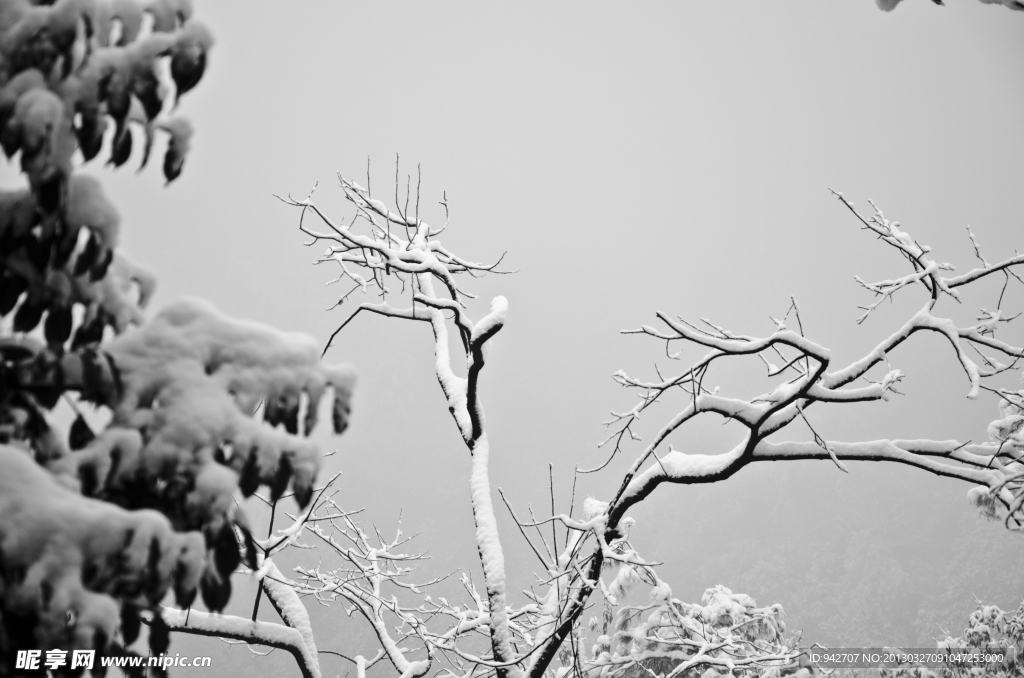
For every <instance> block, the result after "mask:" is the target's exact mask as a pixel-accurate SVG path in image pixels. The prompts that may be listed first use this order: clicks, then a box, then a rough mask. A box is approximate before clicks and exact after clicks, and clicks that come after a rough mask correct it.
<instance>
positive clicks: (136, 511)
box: [0, 0, 353, 675]
mask: <svg viewBox="0 0 1024 678" xmlns="http://www.w3.org/2000/svg"><path fill="white" fill-rule="evenodd" d="M192 15H193V8H192V3H191V2H190V1H189V0H145V1H139V2H136V1H135V0H58V1H57V2H52V3H50V2H39V3H34V2H29V1H28V0H0V145H2V147H3V150H4V152H5V154H6V155H7V157H8V158H14V156H15V155H18V161H19V164H20V168H21V171H22V173H23V175H24V178H25V180H26V181H25V187H24V188H22V189H19V190H13V191H3V192H0V318H2V320H0V675H8V674H10V673H11V672H12V671H14V670H15V669H14V667H15V662H14V659H13V656H14V655H13V653H14V651H15V650H25V649H32V648H36V649H41V650H59V649H63V650H74V649H94V650H97V651H99V653H100V654H101V655H102V654H104V653H108V652H118V653H123V652H127V651H128V650H125V648H128V647H129V646H131V645H132V644H133V643H134V642H135V641H136V639H137V638H138V637H139V632H140V625H141V623H142V622H146V623H148V624H149V625H150V632H149V634H148V639H149V646H150V649H151V651H152V652H153V653H159V652H163V651H165V650H166V649H167V643H168V633H167V632H168V629H169V627H171V626H175V627H181V626H183V625H185V624H183V623H182V622H181V621H179V620H178V617H177V616H176V614H177V613H178V612H181V616H182V617H183V618H184V619H185V620H186V624H187V623H191V620H189V619H188V616H189V614H188V613H187V612H184V611H178V610H164V608H161V603H162V602H163V601H164V600H165V598H166V596H167V594H168V592H170V591H172V590H173V592H174V599H175V601H176V603H177V605H179V606H181V607H182V608H189V607H190V606H191V605H192V603H193V600H194V599H195V598H196V595H197V593H201V596H202V599H203V601H204V602H205V605H206V607H207V608H208V609H210V610H212V611H215V612H216V611H219V610H221V609H222V608H223V607H224V605H225V604H226V602H227V600H228V597H229V595H230V592H231V580H230V576H231V574H232V572H233V571H234V570H235V568H236V567H237V566H238V564H239V563H240V561H241V560H242V558H243V552H244V555H245V556H246V557H247V559H248V560H249V561H250V562H251V564H252V565H253V566H255V565H256V561H257V551H258V548H259V547H258V546H257V544H256V543H255V542H254V541H253V539H252V537H251V534H250V531H249V527H248V523H247V521H246V518H245V515H244V513H243V512H242V511H241V509H239V508H238V507H236V505H235V504H236V502H235V501H234V494H235V493H236V491H237V492H238V493H240V494H241V495H244V496H249V495H252V494H253V493H254V492H256V490H257V489H258V488H259V487H260V486H268V487H269V496H270V498H271V499H272V500H274V501H276V500H277V499H278V498H279V497H281V496H282V495H284V494H285V493H286V492H287V491H288V489H289V486H290V488H291V494H292V495H293V496H294V498H295V500H296V501H297V503H298V504H299V505H300V507H304V506H306V505H307V504H309V502H310V500H311V497H312V493H313V484H314V481H315V478H316V473H317V470H318V468H319V464H320V454H319V452H318V451H317V449H316V447H315V446H314V445H312V444H311V443H310V442H309V440H308V439H307V438H306V437H305V436H306V435H308V434H309V432H310V431H311V430H312V429H313V427H314V425H315V424H316V419H317V415H318V410H319V407H318V405H319V404H320V401H321V399H322V398H323V396H324V395H325V393H326V392H327V391H328V390H329V389H332V388H333V393H334V406H333V420H334V421H333V423H334V428H335V430H336V431H338V432H341V431H342V430H343V429H344V428H345V426H346V423H347V417H348V411H349V396H350V392H351V387H352V384H353V377H352V372H351V370H350V369H349V368H347V367H328V366H324V365H322V364H321V363H320V355H319V351H318V349H317V346H316V344H315V343H314V342H313V339H312V338H310V337H306V336H301V335H295V334H291V333H284V332H279V331H277V330H275V329H273V328H270V327H266V326H263V325H260V324H257V323H251V322H243V321H238V320H234V319H231V318H229V317H227V316H225V315H223V314H221V313H220V312H219V311H217V310H216V309H214V308H212V307H211V306H210V305H209V304H207V303H206V302H203V301H199V300H185V301H180V302H177V303H174V304H172V305H169V306H167V307H166V308H164V309H163V310H162V311H160V312H159V313H158V314H157V315H156V316H155V317H154V318H152V319H151V320H148V321H147V320H146V317H145V313H144V309H145V307H146V305H147V302H148V301H149V299H150V298H151V296H152V293H153V288H154V285H155V278H154V276H153V274H152V273H151V272H150V271H149V270H147V269H146V268H145V267H142V266H140V265H138V264H136V263H134V262H133V261H132V260H131V258H130V257H129V256H128V255H127V254H126V253H125V252H124V251H123V250H122V249H121V248H120V247H119V232H120V217H119V215H118V212H117V210H116V209H115V208H114V206H113V205H112V204H111V203H110V201H109V200H108V199H107V198H106V197H105V195H104V193H103V190H102V186H101V183H100V182H99V181H98V180H97V179H96V178H95V177H94V176H90V175H87V174H83V173H82V172H81V171H80V167H81V165H83V164H84V163H86V162H88V161H90V160H93V159H94V158H96V157H97V156H98V155H99V154H100V152H101V151H102V150H103V146H104V138H105V136H104V135H105V133H106V132H107V131H108V128H109V127H112V134H111V135H110V141H109V161H108V162H109V164H112V165H114V166H115V167H117V166H120V165H122V164H124V163H125V162H126V161H127V160H128V159H129V157H130V155H131V151H132V146H133V140H134V139H136V138H138V140H140V141H141V142H142V143H143V152H142V154H141V155H142V161H141V164H142V165H143V166H145V165H146V163H147V160H148V158H149V156H150V154H151V150H152V147H153V143H154V139H155V138H156V137H157V136H160V135H165V136H166V137H167V141H166V152H165V154H164V158H163V173H164V176H165V177H166V179H167V181H168V182H171V181H173V180H174V179H175V178H177V177H178V176H179V175H180V174H181V172H182V168H183V165H184V162H185V157H186V154H187V152H188V148H189V143H190V136H191V133H192V127H191V125H190V123H189V122H188V121H187V120H186V119H185V118H183V117H180V116H178V115H177V113H176V110H177V104H178V101H179V99H180V97H181V96H182V95H184V94H185V93H187V92H188V91H189V90H190V89H192V88H193V87H195V86H196V85H197V84H198V82H199V80H200V79H201V77H202V75H203V73H204V70H205V68H206V63H207V55H208V52H209V50H210V48H211V46H212V44H213V40H212V38H211V35H210V32H209V31H208V30H207V29H206V27H205V26H203V24H202V23H200V22H199V21H197V20H196V19H194V18H193V16H192ZM61 403H64V406H63V407H65V409H69V410H70V411H71V412H72V416H73V423H72V424H71V426H70V430H69V431H68V434H67V435H65V433H64V432H62V431H61V430H59V429H60V427H59V425H58V424H57V421H58V419H59V418H60V416H61V415H60V414H59V413H56V412H55V409H56V408H58V406H59V405H60V404H61ZM261 404H262V411H263V414H262V418H263V420H264V421H263V422H260V421H258V420H257V419H255V418H254V417H253V415H254V413H255V411H256V410H257V409H258V407H259V406H260V405H261ZM277 599H282V600H286V599H287V596H286V595H285V596H284V597H281V596H278V598H277ZM275 600H276V599H275ZM162 612H163V614H162ZM191 614H192V615H193V619H197V620H198V619H200V618H203V617H204V616H208V615H205V614H204V613H202V612H200V611H192V612H191ZM218 621H221V620H218ZM221 623H223V624H225V625H227V626H230V630H237V624H235V625H234V626H231V625H230V624H228V622H227V621H222V622H221ZM283 628H284V630H285V632H284V633H282V632H280V631H278V630H277V629H271V630H272V631H274V632H275V633H277V635H278V636H282V635H284V636H287V632H290V631H293V629H291V628H285V627H283ZM221 635H227V632H225V633H223V634H221ZM65 669H66V670H69V668H68V667H65Z"/></svg>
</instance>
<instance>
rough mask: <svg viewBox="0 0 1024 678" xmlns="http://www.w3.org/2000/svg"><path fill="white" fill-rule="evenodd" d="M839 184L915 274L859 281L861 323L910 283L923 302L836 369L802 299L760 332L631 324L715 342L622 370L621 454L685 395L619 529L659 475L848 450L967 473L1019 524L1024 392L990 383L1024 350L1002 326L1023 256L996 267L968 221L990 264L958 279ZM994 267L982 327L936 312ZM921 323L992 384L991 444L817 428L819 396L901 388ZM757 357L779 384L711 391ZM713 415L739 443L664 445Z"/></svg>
mask: <svg viewBox="0 0 1024 678" xmlns="http://www.w3.org/2000/svg"><path fill="white" fill-rule="evenodd" d="M833 193H834V194H835V195H836V197H837V198H838V199H839V200H840V202H841V203H842V204H843V205H844V206H845V207H846V208H847V209H848V210H849V211H850V212H851V213H852V214H853V215H854V216H855V218H856V219H857V220H858V221H859V222H860V224H861V226H862V228H863V229H864V230H867V231H869V232H870V233H871V234H873V235H875V236H876V237H877V239H878V241H879V242H881V243H882V244H884V245H886V246H887V247H889V248H891V249H893V250H895V251H896V252H897V253H898V254H899V255H900V257H901V258H902V259H903V260H904V261H905V262H906V263H907V264H908V266H909V268H910V269H911V270H910V273H908V274H906V275H903V276H900V277H894V278H891V279H888V280H883V281H880V282H872V283H869V282H865V281H863V280H861V279H860V278H857V282H858V283H859V284H860V285H861V286H862V287H864V288H865V289H866V290H867V291H869V292H870V293H872V294H873V295H874V296H875V300H874V302H873V303H872V304H869V305H867V306H862V307H861V308H862V309H863V311H864V313H863V314H862V315H861V316H860V318H859V319H858V320H857V322H858V323H860V322H863V321H864V320H866V319H867V318H868V317H869V316H870V314H871V313H872V311H874V309H875V308H876V307H877V306H878V304H879V303H880V302H881V301H883V300H885V299H888V298H890V297H891V296H892V295H894V294H896V293H897V292H901V291H905V290H911V289H914V288H917V289H923V290H924V292H925V296H926V298H927V300H926V302H925V304H924V306H923V307H922V308H921V309H920V310H919V311H918V312H917V313H915V314H914V315H913V316H911V318H910V319H909V320H907V321H906V322H905V323H904V324H903V326H902V327H900V328H899V329H897V330H896V331H895V332H893V333H892V334H890V335H889V336H888V337H887V338H885V339H884V340H882V341H881V342H880V343H878V344H877V345H876V346H875V347H874V348H873V349H872V350H870V351H869V352H867V353H866V354H865V355H864V356H863V357H861V358H860V359H858V360H855V361H853V362H852V363H850V364H848V365H845V366H842V367H839V368H836V367H835V366H834V365H833V364H832V356H831V352H830V351H829V350H828V349H827V348H825V347H824V346H822V345H820V344H819V343H817V342H814V341H812V340H811V339H809V338H808V337H807V336H806V335H805V333H804V329H803V322H802V320H801V318H800V312H799V308H798V307H797V305H796V302H795V301H791V304H790V308H789V311H787V313H786V315H785V316H784V317H783V318H782V320H775V319H774V318H773V322H774V323H775V331H774V332H773V333H772V334H770V335H767V336H762V337H757V336H749V335H743V334H738V333H735V332H732V331H730V330H727V329H725V328H723V327H720V326H718V325H716V324H714V323H712V322H711V321H708V320H704V319H702V320H701V321H700V323H694V322H688V321H686V320H683V319H676V318H671V317H669V316H667V315H666V314H664V313H658V314H657V315H658V318H659V320H660V321H661V323H662V325H663V327H662V328H653V327H647V326H645V327H642V328H640V329H638V330H630V331H628V332H627V333H635V334H641V335H645V336H649V337H653V338H655V339H657V340H659V341H665V342H666V345H669V344H671V343H672V342H677V341H682V342H685V343H691V344H696V345H699V346H704V347H707V348H709V349H711V350H710V352H709V353H707V354H706V355H705V356H704V357H703V358H701V359H700V360H698V361H696V362H695V363H693V364H692V365H691V366H690V367H688V368H686V369H685V370H681V371H678V372H676V373H674V374H673V375H670V376H668V377H664V376H662V375H661V373H660V372H659V373H658V378H657V379H654V380H646V379H639V378H636V377H632V376H630V375H627V374H625V373H623V372H617V373H616V374H614V375H613V378H614V379H615V380H616V381H617V382H618V383H620V384H622V385H623V386H625V387H627V388H629V389H631V390H634V391H637V392H638V394H639V399H640V402H639V403H637V405H635V406H634V407H633V409H632V410H630V411H628V412H626V413H622V414H613V419H612V420H611V421H609V422H608V425H609V426H611V427H613V431H612V433H611V435H610V436H609V438H608V440H615V441H616V444H615V448H614V450H613V451H612V456H614V455H615V454H618V453H619V452H621V451H623V445H624V444H625V443H626V441H628V440H631V439H634V438H635V433H634V431H633V427H634V426H635V423H636V422H637V420H638V418H639V416H640V415H641V414H642V413H643V412H644V411H645V410H647V408H649V407H650V406H651V405H653V404H654V403H656V402H660V401H662V400H664V399H665V397H666V396H667V395H668V394H669V393H674V392H680V391H681V392H682V395H683V401H684V404H683V406H682V407H681V408H680V409H679V410H678V411H677V413H676V414H675V415H674V416H672V417H671V418H669V419H668V421H667V422H666V423H665V424H664V425H662V427H661V428H660V430H659V431H658V432H657V433H656V434H655V436H654V438H653V439H652V441H651V442H650V443H648V444H647V446H646V447H645V448H644V449H643V451H642V452H641V453H640V454H639V455H638V457H637V458H636V460H635V461H634V463H633V464H632V465H631V467H630V468H629V470H628V472H627V473H626V475H625V477H624V479H623V481H622V484H621V486H620V488H619V490H618V492H617V494H616V495H615V497H614V499H613V501H612V502H611V506H610V508H609V521H608V522H609V527H610V528H614V527H615V525H616V524H617V521H618V520H619V519H620V518H621V517H622V516H623V515H624V513H625V511H626V510H628V508H629V507H630V506H632V505H633V504H635V503H636V502H638V501H640V500H642V499H643V498H644V497H646V496H647V495H648V494H650V492H652V491H653V490H654V488H655V487H656V486H657V485H659V484H660V483H662V482H672V483H706V482H716V481H718V480H723V479H725V478H728V477H729V476H731V475H732V474H733V473H735V472H736V471H738V470H739V469H741V468H743V467H744V466H746V465H747V464H748V463H750V462H752V461H761V460H784V459H831V460H833V461H834V462H835V463H837V464H838V465H840V467H841V468H845V467H843V465H842V460H844V459H845V460H872V461H894V462H898V463H904V464H909V465H911V466H916V467H918V468H922V469H924V470H927V471H929V472H932V473H935V474H937V475H943V476H949V477H954V478H960V479H962V480H965V481H967V482H970V483H972V484H976V485H979V486H980V488H979V489H978V490H976V491H973V490H972V495H971V497H972V500H973V501H975V502H976V503H979V505H985V503H986V502H988V503H990V504H992V505H993V506H994V505H997V504H998V505H1000V506H1001V507H1002V508H1003V509H1004V510H1005V511H1006V520H1007V524H1008V525H1010V526H1013V527H1015V528H1020V527H1021V524H1022V522H1024V515H1021V514H1019V511H1020V509H1021V507H1022V504H1024V499H1022V498H1021V497H1022V496H1024V492H1022V489H1021V481H1022V480H1024V477H1022V476H1024V466H1021V463H1020V461H1019V458H1020V453H1021V451H1022V447H1021V445H1020V443H1021V438H1020V422H1021V421H1024V417H1022V416H1021V413H1022V412H1024V410H1021V398H1020V392H1012V391H1007V390H1006V389H994V388H992V387H990V386H987V385H986V380H987V379H989V378H991V377H995V376H997V375H1000V374H1003V373H1005V372H1008V371H1011V370H1014V369H1016V368H1017V367H1018V365H1019V362H1020V359H1021V358H1022V357H1024V348H1021V347H1019V346H1018V345H1016V344H1018V343H1019V341H1018V342H1007V341H1005V340H1002V339H998V338H996V332H997V330H999V329H1000V328H1001V327H1002V326H1003V325H1004V324H1006V323H1008V322H1009V321H1011V320H1012V319H1013V318H1015V317H1016V316H1015V315H1006V314H1005V311H1004V309H1003V305H1004V302H1005V300H1006V288H1007V286H1008V285H1009V284H1010V283H1011V282H1013V281H1017V282H1022V281H1021V278H1020V277H1019V275H1018V273H1017V272H1016V271H1015V269H1016V268H1018V267H1020V266H1021V265H1022V264H1024V257H1022V256H1021V255H1016V256H1014V257H1011V258H1009V259H1006V260H1004V261H1002V262H1000V263H997V264H991V263H989V261H988V260H987V259H985V257H984V256H982V253H981V250H980V245H979V244H978V241H977V239H976V238H975V236H974V234H973V232H972V231H970V230H968V234H969V237H970V240H971V244H972V246H973V248H974V251H975V255H976V257H977V258H978V259H979V260H980V261H981V262H982V265H983V267H982V268H980V269H975V270H973V271H971V272H969V273H967V274H964V275H961V276H957V277H947V274H948V273H949V272H951V271H953V270H954V268H953V266H952V265H951V264H948V263H944V262H939V261H938V260H936V259H933V258H932V255H931V248H930V247H929V246H927V245H923V244H921V243H920V242H918V241H917V240H916V239H915V238H914V237H913V236H912V235H911V234H910V233H909V232H907V231H906V230H904V229H903V228H902V226H901V225H900V223H899V222H896V221H891V220H889V219H888V218H887V217H886V216H885V215H884V214H883V213H882V211H881V210H880V209H878V208H877V207H876V206H875V205H874V203H871V206H872V214H870V215H867V216H865V215H863V214H861V213H860V212H858V211H857V210H856V208H855V207H854V205H853V203H851V202H849V201H848V200H847V199H846V198H845V197H843V195H842V194H840V193H836V192H833ZM869 202H870V201H869ZM992 274H996V275H1000V276H1002V277H1003V279H1004V285H1003V288H1002V290H1001V292H1000V294H999V298H998V300H997V303H996V307H995V310H986V309H982V310H981V312H980V315H979V318H978V319H979V323H978V324H976V325H972V326H968V327H961V326H958V325H957V324H956V323H955V322H954V321H953V320H952V319H950V318H946V317H943V316H942V315H940V314H939V312H938V308H937V307H938V304H939V302H940V300H941V299H942V298H943V297H950V298H953V299H954V300H956V301H957V302H961V301H962V300H961V297H960V291H959V289H958V288H964V287H965V286H966V285H968V284H970V283H972V282H974V281H977V280H980V279H982V278H984V277H986V276H988V275H992ZM904 293H907V292H904ZM790 316H792V318H793V320H792V321H790ZM789 322H791V323H792V324H793V325H794V326H795V327H796V329H795V330H794V329H790V327H789V326H788V325H787V323H789ZM918 332H934V333H936V334H938V335H939V336H941V337H943V338H944V339H945V340H946V342H947V343H948V344H949V345H950V346H951V347H952V349H953V355H954V356H955V359H956V363H958V364H959V366H960V368H961V369H962V370H963V372H964V374H965V375H966V377H967V380H968V382H969V389H968V393H967V397H968V398H977V397H978V396H979V395H980V393H981V392H982V391H983V390H986V391H992V392H994V393H996V394H997V395H999V397H1000V398H1001V400H1000V403H1001V405H1000V408H1001V409H1000V413H1001V416H1002V418H1001V419H1000V420H999V421H997V422H993V425H992V426H990V430H989V435H990V437H991V442H988V443H981V444H968V443H964V444H961V443H959V442H957V441H928V440H915V441H901V440H878V441H865V442H832V441H826V440H825V438H824V437H822V436H821V435H819V434H818V433H817V431H816V430H815V429H814V427H813V425H812V424H811V421H810V419H809V416H810V414H811V413H812V411H813V408H814V406H815V405H819V407H820V406H824V405H826V404H828V405H841V404H844V403H850V402H863V401H879V400H881V401H884V400H888V399H889V398H890V397H891V394H893V393H899V391H898V390H897V389H898V385H899V383H900V382H901V381H902V380H904V379H906V378H908V377H907V375H905V374H904V373H903V372H902V371H901V370H899V369H893V368H892V367H891V366H890V364H889V361H890V359H891V357H892V356H893V355H895V352H896V350H897V349H898V348H899V347H900V346H901V345H902V344H903V343H904V342H905V341H907V340H908V339H909V338H910V337H911V336H913V335H914V334H916V333H918ZM666 351H667V349H666ZM751 354H756V355H758V357H760V358H761V360H762V362H763V363H764V365H765V367H766V368H767V373H768V374H767V376H768V377H769V378H770V379H774V380H775V381H776V382H777V383H776V385H774V386H772V387H770V390H768V391H767V392H766V393H764V394H762V395H760V396H757V397H755V398H750V399H743V398H734V397H726V396H724V395H720V394H719V392H718V389H717V388H715V389H710V388H709V387H708V386H706V385H705V384H706V382H707V381H708V375H709V372H710V369H711V367H712V365H713V364H714V365H716V366H717V364H718V363H721V362H722V361H724V360H727V359H729V358H732V357H734V356H743V355H751ZM997 356H999V357H998V358H997ZM776 365H782V367H777V366H776ZM880 365H884V367H885V370H886V371H885V373H884V374H881V375H880V376H877V377H874V378H871V376H870V375H871V374H872V370H873V369H874V368H876V367H878V366H880ZM876 374H877V373H876ZM858 382H861V383H860V384H858ZM704 413H713V414H716V415H718V416H720V417H723V418H725V419H726V420H727V421H731V422H736V423H738V424H739V425H741V426H742V428H743V429H744V436H743V439H742V441H741V442H740V443H739V444H738V445H736V446H735V447H733V448H732V449H730V450H728V451H725V452H721V453H692V452H682V451H678V450H673V449H671V448H670V449H669V451H667V452H663V451H662V450H661V447H662V445H663V444H664V443H665V441H666V440H667V439H668V437H669V436H670V435H671V434H672V433H674V432H675V431H677V430H678V429H679V428H680V427H681V426H683V425H684V424H686V423H687V422H689V421H690V420H691V419H693V418H695V417H696V416H698V415H700V414H704ZM797 421H799V422H801V423H804V424H806V426H807V427H808V428H809V429H810V432H811V434H812V438H813V440H812V441H808V442H795V441H773V440H769V439H768V438H769V436H772V435H774V434H777V433H779V432H781V431H782V430H783V429H786V428H787V427H789V426H790V424H792V423H794V422H797ZM993 511H994V509H993Z"/></svg>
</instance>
